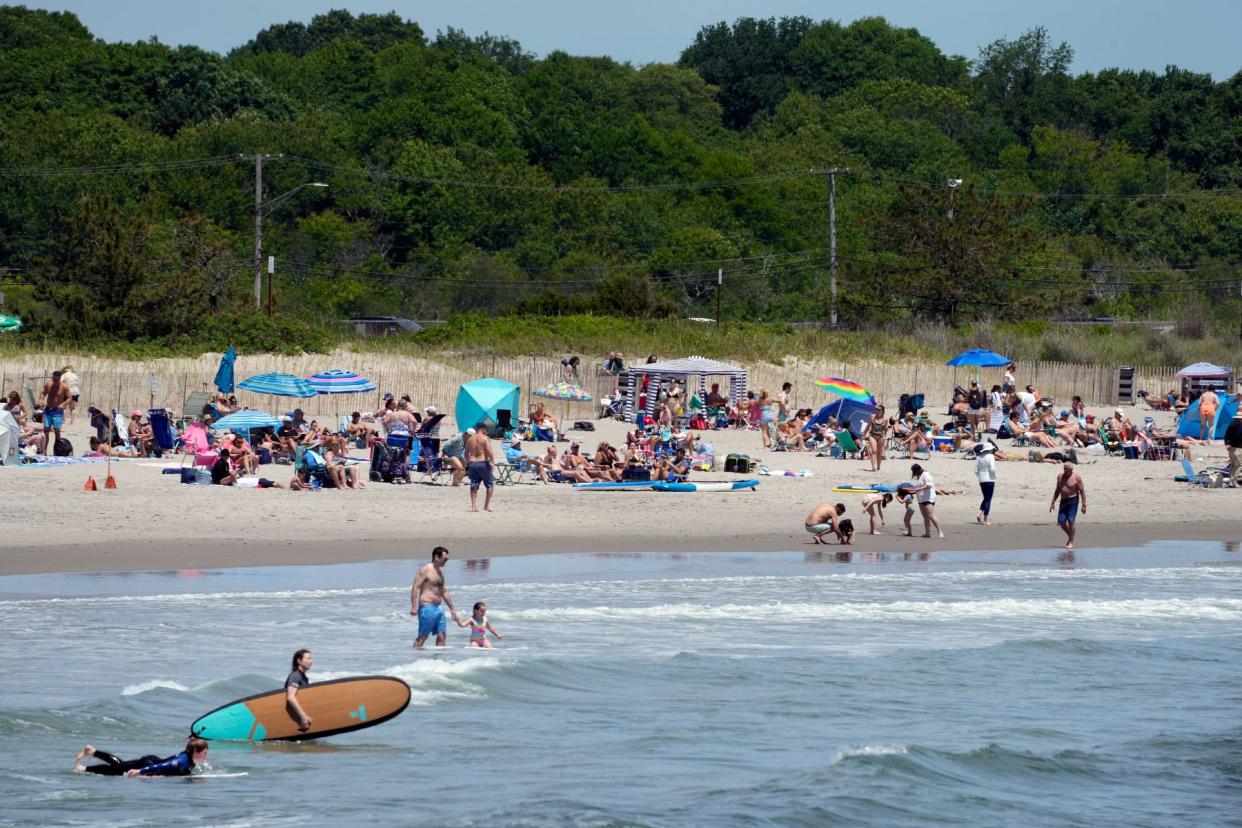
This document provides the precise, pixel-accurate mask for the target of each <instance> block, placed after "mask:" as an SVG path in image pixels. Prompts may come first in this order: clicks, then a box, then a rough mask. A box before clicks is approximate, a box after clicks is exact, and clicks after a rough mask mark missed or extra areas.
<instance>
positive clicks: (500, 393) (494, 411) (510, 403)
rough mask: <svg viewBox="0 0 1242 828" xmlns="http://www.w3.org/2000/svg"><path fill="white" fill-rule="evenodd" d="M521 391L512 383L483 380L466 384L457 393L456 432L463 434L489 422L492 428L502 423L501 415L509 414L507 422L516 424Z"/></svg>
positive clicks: (499, 380)
mask: <svg viewBox="0 0 1242 828" xmlns="http://www.w3.org/2000/svg"><path fill="white" fill-rule="evenodd" d="M521 394H522V390H521V389H520V388H518V387H517V386H516V385H514V384H513V383H511V382H505V381H504V380H502V379H495V378H493V377H485V378H483V379H477V380H474V381H473V382H467V383H465V384H463V385H462V387H461V388H460V389H458V391H457V407H456V409H455V410H454V416H455V417H456V418H457V430H458V431H465V430H466V429H468V428H474V427H475V426H477V425H478V424H479V423H481V422H484V421H488V422H490V423H491V425H492V426H493V427H494V426H496V425H498V424H500V422H501V415H500V412H501V411H506V412H508V419H509V421H511V422H514V423H516V422H517V419H518V413H519V412H518V402H519V400H520V398H521Z"/></svg>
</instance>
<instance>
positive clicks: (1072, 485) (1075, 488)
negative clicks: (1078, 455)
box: [1048, 463, 1087, 549]
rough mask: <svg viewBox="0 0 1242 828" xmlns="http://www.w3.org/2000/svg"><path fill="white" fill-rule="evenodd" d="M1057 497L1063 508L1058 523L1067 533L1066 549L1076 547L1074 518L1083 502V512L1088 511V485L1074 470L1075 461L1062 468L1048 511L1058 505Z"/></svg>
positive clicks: (1058, 513)
mask: <svg viewBox="0 0 1242 828" xmlns="http://www.w3.org/2000/svg"><path fill="white" fill-rule="evenodd" d="M1057 498H1060V499H1061V510H1060V511H1059V512H1057V525H1058V526H1060V527H1061V531H1062V532H1064V533H1065V537H1066V539H1067V540H1066V543H1065V548H1066V549H1073V548H1074V532H1075V527H1074V520H1075V518H1077V517H1078V506H1079V504H1080V503H1081V505H1082V513H1083V514H1084V515H1085V514H1086V513H1087V487H1086V485H1085V484H1084V483H1083V482H1082V476H1081V475H1079V474H1078V472H1076V471H1074V464H1073V463H1066V464H1064V466H1063V467H1062V469H1061V475H1060V476H1059V477H1058V478H1057V487H1056V488H1055V489H1054V490H1053V492H1052V503H1050V504H1048V511H1049V512H1051V511H1052V510H1053V508H1054V507H1055V506H1056V505H1057Z"/></svg>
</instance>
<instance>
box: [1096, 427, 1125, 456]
mask: <svg viewBox="0 0 1242 828" xmlns="http://www.w3.org/2000/svg"><path fill="white" fill-rule="evenodd" d="M1098 434H1099V436H1100V445H1102V446H1103V447H1104V451H1105V452H1107V453H1108V454H1109V455H1110V456H1113V457H1121V456H1123V455H1125V453H1126V447H1125V446H1123V445H1122V444H1121V440H1119V439H1117V438H1116V437H1112V436H1110V435H1109V433H1108V430H1107V429H1106V428H1104V426H1102V425H1101V426H1100V428H1099V431H1098Z"/></svg>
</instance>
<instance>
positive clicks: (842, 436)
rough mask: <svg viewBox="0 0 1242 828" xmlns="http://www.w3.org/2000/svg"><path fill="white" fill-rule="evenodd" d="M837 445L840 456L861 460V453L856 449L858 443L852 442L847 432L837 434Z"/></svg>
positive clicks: (852, 437) (850, 435) (852, 438)
mask: <svg viewBox="0 0 1242 828" xmlns="http://www.w3.org/2000/svg"><path fill="white" fill-rule="evenodd" d="M837 445H838V446H840V447H841V456H842V457H850V456H851V455H852V456H853V457H854V459H856V460H861V459H862V456H863V451H862V449H860V448H859V447H858V443H856V442H854V436H853V435H852V434H850V433H849V432H848V431H838V432H837Z"/></svg>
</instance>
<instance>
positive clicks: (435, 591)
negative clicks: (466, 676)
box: [410, 546, 457, 650]
mask: <svg viewBox="0 0 1242 828" xmlns="http://www.w3.org/2000/svg"><path fill="white" fill-rule="evenodd" d="M448 557H449V551H448V550H447V549H445V548H444V547H443V546H437V547H436V548H435V549H433V550H431V563H428V564H423V565H422V566H421V567H419V570H418V574H417V575H415V576H414V586H413V587H412V588H411V589H410V615H414V616H417V617H418V638H416V639H414V646H415V647H416V648H418V649H420V650H421V649H422V648H423V644H424V643H425V642H426V641H427V638H428V637H429V636H430V635H431V634H432V633H435V636H436V646H437V647H443V646H444V642H445V640H446V639H447V638H448V623H447V622H446V621H445V620H444V608H443V607H442V606H441V604H448V608H449V612H450V613H452V616H453V620H454V621H456V620H457V610H456V609H454V608H453V599H452V597H451V596H449V591H448V589H447V588H446V587H445V586H444V564H445V562H446V561H448Z"/></svg>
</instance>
